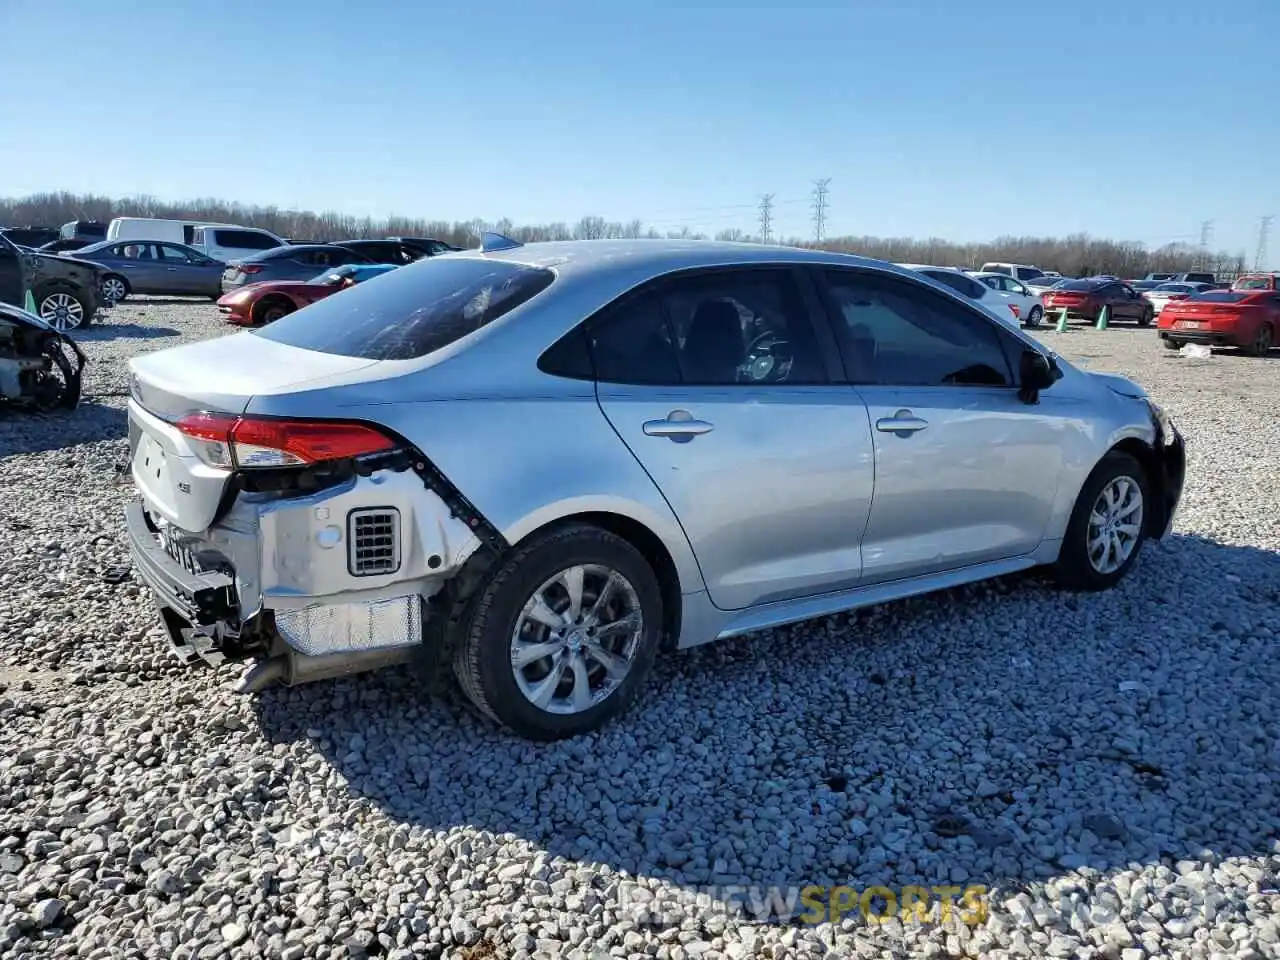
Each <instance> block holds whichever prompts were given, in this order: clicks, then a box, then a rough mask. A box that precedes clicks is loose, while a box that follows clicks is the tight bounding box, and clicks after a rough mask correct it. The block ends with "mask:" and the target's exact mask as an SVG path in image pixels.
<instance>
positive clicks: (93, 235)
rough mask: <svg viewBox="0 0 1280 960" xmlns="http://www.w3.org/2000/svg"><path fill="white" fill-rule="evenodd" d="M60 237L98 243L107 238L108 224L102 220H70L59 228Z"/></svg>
mask: <svg viewBox="0 0 1280 960" xmlns="http://www.w3.org/2000/svg"><path fill="white" fill-rule="evenodd" d="M58 239H60V240H84V241H85V242H86V243H97V242H99V241H101V240H105V239H107V224H105V223H103V222H101V221H100V220H70V221H68V222H67V223H64V224H63V225H62V226H61V227H59V228H58Z"/></svg>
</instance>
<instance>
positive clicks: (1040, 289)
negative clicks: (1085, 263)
mask: <svg viewBox="0 0 1280 960" xmlns="http://www.w3.org/2000/svg"><path fill="white" fill-rule="evenodd" d="M1067 279H1068V278H1066V277H1061V276H1052V275H1050V274H1047V273H1046V274H1045V275H1044V276H1043V277H1036V278H1035V279H1034V280H1025V281H1019V282H1020V283H1022V285H1023V286H1025V287H1026V288H1027V289H1028V290H1030V291H1031V292H1032V293H1035V294H1039V295H1040V296H1042V297H1043V296H1044V293H1045V291H1046V290H1052V289H1053V288H1054V287H1056V286H1058V284H1060V283H1063V282H1064V281H1065V280H1067Z"/></svg>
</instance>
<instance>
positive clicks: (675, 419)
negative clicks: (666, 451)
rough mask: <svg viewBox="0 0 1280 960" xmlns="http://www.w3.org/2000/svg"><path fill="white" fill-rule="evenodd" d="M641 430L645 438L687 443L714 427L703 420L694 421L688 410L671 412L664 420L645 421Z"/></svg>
mask: <svg viewBox="0 0 1280 960" xmlns="http://www.w3.org/2000/svg"><path fill="white" fill-rule="evenodd" d="M641 429H642V430H644V433H645V436H647V437H667V438H668V439H670V440H673V441H674V442H676V443H688V442H689V441H690V440H692V439H693V438H694V437H700V436H702V435H703V434H704V433H710V432H711V431H712V430H714V429H715V427H714V426H713V425H712V424H709V423H707V421H705V420H696V419H694V416H693V414H691V413H690V412H689V411H688V410H672V411H671V412H670V413H668V414H667V418H666V419H665V420H646V421H645V422H644V425H643V426H642V427H641Z"/></svg>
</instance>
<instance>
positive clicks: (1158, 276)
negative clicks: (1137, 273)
mask: <svg viewBox="0 0 1280 960" xmlns="http://www.w3.org/2000/svg"><path fill="white" fill-rule="evenodd" d="M1142 279H1143V280H1148V281H1154V282H1156V283H1163V282H1165V281H1166V280H1172V279H1173V274H1172V273H1148V274H1147V275H1146V276H1145V277H1143V278H1142Z"/></svg>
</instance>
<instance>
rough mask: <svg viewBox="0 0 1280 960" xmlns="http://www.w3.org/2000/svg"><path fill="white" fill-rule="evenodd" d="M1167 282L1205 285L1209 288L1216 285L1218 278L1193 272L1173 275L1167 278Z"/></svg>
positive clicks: (1210, 274)
mask: <svg viewBox="0 0 1280 960" xmlns="http://www.w3.org/2000/svg"><path fill="white" fill-rule="evenodd" d="M1169 280H1170V281H1173V282H1176V283H1207V284H1208V285H1209V286H1211V287H1215V286H1217V285H1218V278H1217V277H1216V276H1214V275H1213V274H1212V273H1208V272H1197V271H1194V270H1193V271H1190V272H1187V273H1175V274H1173V276H1171V277H1169Z"/></svg>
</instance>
